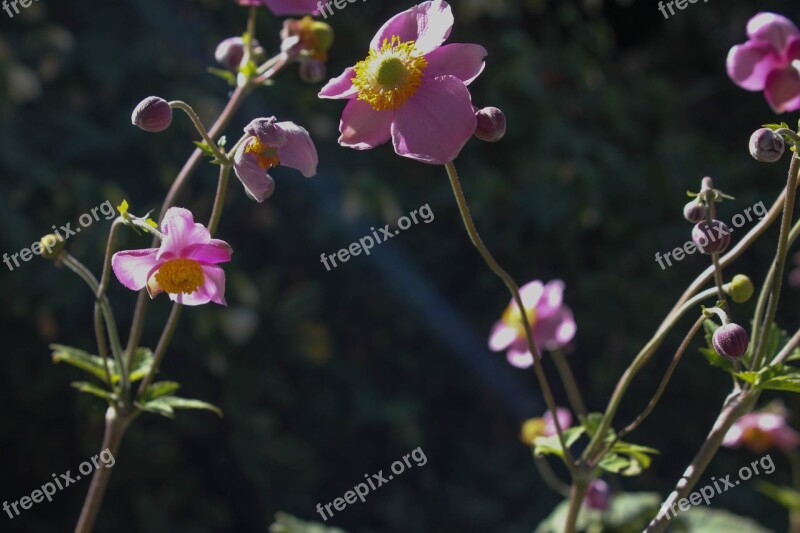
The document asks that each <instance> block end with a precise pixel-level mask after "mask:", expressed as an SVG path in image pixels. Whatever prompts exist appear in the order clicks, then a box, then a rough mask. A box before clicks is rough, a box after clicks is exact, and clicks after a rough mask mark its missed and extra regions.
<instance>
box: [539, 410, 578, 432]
mask: <svg viewBox="0 0 800 533" xmlns="http://www.w3.org/2000/svg"><path fill="white" fill-rule="evenodd" d="M556 417H557V418H558V425H560V426H561V430H562V431H563V430H565V429H567V428H568V427H570V426H571V425H572V413H571V412H570V410H569V409H566V408H564V407H556ZM542 420H544V423H545V426H544V430H543V431H544V436H545V437H549V436H551V435H555V434H556V433H558V430H557V429H556V425H555V424H554V423H553V413H551V412H550V410H549V409H548V410H547V412H545V414H544V415H542Z"/></svg>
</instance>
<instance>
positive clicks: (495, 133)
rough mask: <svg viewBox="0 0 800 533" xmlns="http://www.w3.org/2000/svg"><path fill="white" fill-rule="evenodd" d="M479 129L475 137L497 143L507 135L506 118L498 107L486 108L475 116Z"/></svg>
mask: <svg viewBox="0 0 800 533" xmlns="http://www.w3.org/2000/svg"><path fill="white" fill-rule="evenodd" d="M475 117H476V118H477V119H478V128H477V129H476V130H475V137H477V138H478V139H480V140H482V141H486V142H490V143H493V142H497V141H499V140H500V139H502V138H503V136H504V135H505V134H506V116H505V115H504V114H503V112H502V111H500V110H499V109H497V108H496V107H484V108H483V109H481V110H480V111H478V112H477V113H476V114H475Z"/></svg>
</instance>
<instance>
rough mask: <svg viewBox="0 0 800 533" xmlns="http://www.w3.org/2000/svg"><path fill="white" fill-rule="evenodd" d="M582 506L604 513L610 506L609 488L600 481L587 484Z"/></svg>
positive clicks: (595, 480) (596, 480)
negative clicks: (587, 487) (587, 488)
mask: <svg viewBox="0 0 800 533" xmlns="http://www.w3.org/2000/svg"><path fill="white" fill-rule="evenodd" d="M583 504H584V505H585V506H586V507H588V508H589V509H595V510H597V511H605V510H606V509H608V506H609V505H610V504H611V487H609V486H608V483H606V482H605V481H603V480H602V479H593V480H592V481H590V482H589V490H587V491H586V496H585V497H584V499H583Z"/></svg>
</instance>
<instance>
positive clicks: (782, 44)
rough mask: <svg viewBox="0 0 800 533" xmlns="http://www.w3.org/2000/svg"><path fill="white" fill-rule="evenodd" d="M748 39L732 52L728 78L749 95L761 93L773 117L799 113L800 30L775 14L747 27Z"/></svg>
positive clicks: (757, 18) (762, 15)
mask: <svg viewBox="0 0 800 533" xmlns="http://www.w3.org/2000/svg"><path fill="white" fill-rule="evenodd" d="M747 35H748V37H750V39H749V40H748V41H747V42H746V43H744V44H739V45H736V46H734V47H733V48H731V51H730V52H729V53H728V61H727V63H728V75H729V76H730V78H731V79H732V80H733V82H734V83H736V85H738V86H739V87H741V88H743V89H747V90H748V91H764V96H765V97H766V99H767V102H769V105H770V106H771V107H772V109H773V110H774V111H775V112H776V113H783V112H786V111H796V110H798V109H800V30H798V29H797V26H795V25H794V23H793V22H792V21H791V20H789V19H787V18H786V17H784V16H782V15H777V14H775V13H759V14H757V15H756V16H754V17H753V18H751V19H750V21H749V22H748V23H747Z"/></svg>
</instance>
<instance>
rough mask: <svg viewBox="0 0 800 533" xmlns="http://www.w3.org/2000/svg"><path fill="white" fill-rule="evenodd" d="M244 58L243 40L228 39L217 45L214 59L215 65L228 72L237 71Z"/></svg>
mask: <svg viewBox="0 0 800 533" xmlns="http://www.w3.org/2000/svg"><path fill="white" fill-rule="evenodd" d="M243 57H244V39H242V38H241V37H229V38H227V39H225V40H224V41H222V42H221V43H219V44H218V45H217V49H216V50H215V51H214V59H216V60H217V63H219V64H220V65H222V66H223V67H225V68H228V69H230V70H237V69H238V68H239V65H241V64H242V58H243Z"/></svg>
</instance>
